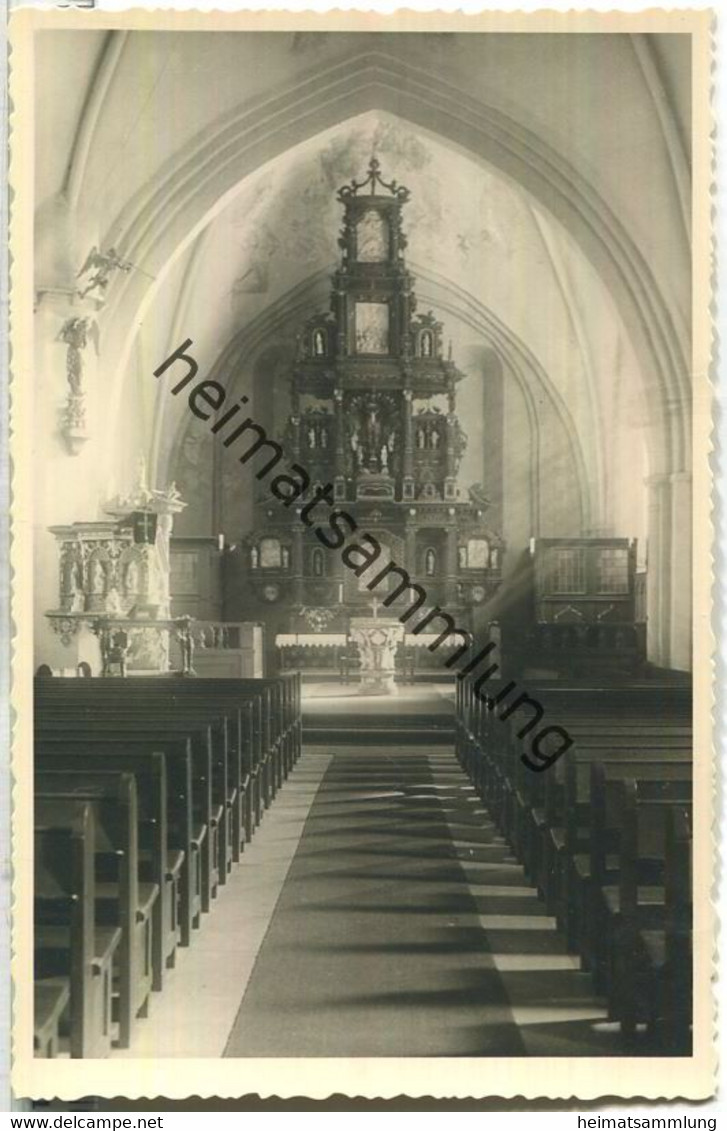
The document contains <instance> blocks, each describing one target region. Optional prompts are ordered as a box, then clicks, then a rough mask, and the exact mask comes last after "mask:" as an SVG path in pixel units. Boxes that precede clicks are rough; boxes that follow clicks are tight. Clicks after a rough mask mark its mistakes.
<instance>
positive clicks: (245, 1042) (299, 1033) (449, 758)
mask: <svg viewBox="0 0 727 1131" xmlns="http://www.w3.org/2000/svg"><path fill="white" fill-rule="evenodd" d="M308 754H309V756H313V755H315V748H314V749H310V748H309V749H308ZM326 754H328V755H331V754H332V755H333V756H332V758H331V761H330V764H329V766H328V769H327V771H326V773H325V775H324V777H323V779H322V782H321V785H320V787H319V789H318V792H317V794H316V797H315V800H314V802H313V805H312V808H311V810H310V814H309V816H308V820H307V821H306V824H305V827H304V829H303V835H302V837H301V839H300V843H299V845H298V849H297V852H296V854H295V856H294V858H293V862H292V864H291V867H290V870H289V871H288V874H287V878H286V880H285V883H284V885H283V889H282V892H281V894H280V898H279V900H278V903H277V906H276V909H275V912H274V914H273V917H272V920H271V923H270V926H269V928H268V931H267V934H266V936H265V939H264V942H263V944H262V947H261V949H260V951H259V953H258V957H257V961H256V963H255V966H254V969H253V972H252V975H251V977H250V980H249V982H248V985H247V989H246V992H245V995H244V998H243V1001H242V1003H241V1006H240V1010H239V1013H238V1015H237V1018H236V1020H235V1024H234V1026H233V1029H232V1032H231V1034H230V1038H229V1041H228V1043H227V1048H226V1050H225V1056H228V1057H243V1056H245V1057H246V1056H258V1057H263V1056H277V1057H299V1056H320V1057H324V1056H325V1057H335V1056H338V1057H345V1056H488V1055H489V1056H523V1055H527V1052H528V1050H527V1049H526V1047H525V1045H524V1043H523V1040H522V1037H521V1033H520V1030H519V1028H518V1025H517V1024H516V1021H515V1018H514V1016H513V1012H512V1009H511V1007H510V1004H509V1000H508V995H507V993H506V990H505V986H504V984H503V980H502V977H501V974H500V973H499V972H498V969H497V967H496V964H495V960H494V957H493V955H492V952H491V948H490V943H489V939H488V932H491V931H492V929H493V928H494V929H495V933H497V928H498V926H499V927H501V928H503V929H506V928H507V927H509V926H513V925H517V923H516V922H515V921H516V920H517V921H519V920H520V919H521V918H522V917H523V916H527V915H528V914H531V915H532V913H533V912H535V913H536V915H537V912H538V910H539V904H538V902H537V900H536V899H535V898H534V894H533V893H532V891H531V890H530V889H528V888H526V887H523V886H522V884H523V881H522V878H521V870H520V868H519V867H518V865H517V864H516V863H514V861H512V858H511V857H510V856H509V854H508V850H507V848H506V846H504V844H503V843H502V841H501V840H500V839H499V838H498V837H497V836H496V835H495V832H494V829H493V826H492V824H491V823H490V822H489V821H488V820H487V818H486V816H485V815H484V813H483V811H482V808H481V804H480V802H479V799H478V798H477V797H476V796H475V794H474V793H473V791H472V789H471V787H470V786H469V785H468V783H467V781H466V779H465V777H464V776H463V774H462V771H461V770H460V768H459V766H458V765H457V762H456V761H455V758H454V756H453V754H452V753H451V751H450V750H449V749H448V748H446V747H444V748H443V747H442V745H437V746H431V747H429V748H427V747H424V748H422V747H421V746H420V745H418V746H414V747H412V746H411V745H410V746H406V745H402V746H400V747H398V748H397V747H394V748H393V749H392V748H391V747H389V748H388V749H386V750H384V749H380V748H378V747H374V748H371V747H362V746H360V745H358V746H355V747H354V746H351V747H335V748H333V749H331V748H330V747H329V748H327V749H326ZM518 883H519V885H520V886H518ZM513 885H515V886H513ZM529 925H530V926H536V925H537V924H536V922H535V921H533V922H532V923H530V924H529ZM527 934H529V935H530V937H531V938H532V934H531V932H529V931H528V932H527Z"/></svg>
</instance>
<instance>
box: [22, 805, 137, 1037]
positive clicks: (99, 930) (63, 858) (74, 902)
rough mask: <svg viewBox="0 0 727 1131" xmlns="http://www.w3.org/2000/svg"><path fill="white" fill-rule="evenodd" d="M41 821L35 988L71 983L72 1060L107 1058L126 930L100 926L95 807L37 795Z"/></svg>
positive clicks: (36, 866) (36, 878) (38, 825)
mask: <svg viewBox="0 0 727 1131" xmlns="http://www.w3.org/2000/svg"><path fill="white" fill-rule="evenodd" d="M34 819H35V828H34V965H35V985H36V986H38V985H39V984H40V985H42V984H43V983H44V982H46V980H47V979H53V980H56V979H59V978H60V979H62V980H63V979H65V980H67V981H68V985H69V997H70V1002H69V1009H68V1025H69V1033H68V1036H69V1051H70V1055H71V1056H72V1057H105V1056H108V1054H109V1052H110V1050H111V1038H112V1033H111V995H112V968H113V963H114V956H115V952H116V950H117V948H118V946H119V943H120V941H121V930H120V928H118V927H116V928H109V927H103V926H101V925H97V924H96V921H95V901H94V892H95V877H94V863H95V816H94V809H93V805H91V804H90V803H88V802H85V801H77V800H67V799H59V798H54V797H51V798H47V799H44V798H36V800H35V814H34ZM40 992H41V994H42V992H43V991H42V990H41V991H40Z"/></svg>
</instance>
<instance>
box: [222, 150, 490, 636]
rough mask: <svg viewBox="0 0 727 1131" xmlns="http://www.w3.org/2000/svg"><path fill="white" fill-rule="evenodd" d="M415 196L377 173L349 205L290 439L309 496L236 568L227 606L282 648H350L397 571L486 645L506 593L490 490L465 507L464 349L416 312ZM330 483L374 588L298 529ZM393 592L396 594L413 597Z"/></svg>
mask: <svg viewBox="0 0 727 1131" xmlns="http://www.w3.org/2000/svg"><path fill="white" fill-rule="evenodd" d="M409 197H410V193H409V190H408V189H407V188H405V187H404V186H402V185H398V184H397V183H396V182H395V181H391V182H389V183H387V182H386V181H384V179H383V178H382V175H381V172H380V169H379V163H378V161H377V160H376V159H375V158H372V160H371V162H370V165H369V169H368V174H367V176H366V177H365V178H364V179H363V180H362V181H360V182H357V181H355V180H354V181H352V182H351V183H350V184H347V185H344V186H343V187H342V188H340V189H339V191H338V200H339V202H340V203H341V205H342V206H343V227H342V230H341V234H340V238H339V241H338V242H339V246H340V248H341V261H340V265H339V267H338V270H337V271H336V272H335V274H334V275H333V278H332V284H333V285H332V292H331V307H330V310H329V311H327V312H325V313H322V314H320V315H316V316H315V317H313V318H311V319H309V320H308V321H307V322H306V323H305V324H304V326H303V327H302V329H301V332H300V335H299V339H298V350H297V357H296V360H295V363H294V368H293V372H292V376H291V387H290V409H291V411H290V414H289V417H288V420H287V426H286V437H285V439H286V451H287V454H288V457H289V459H290V461H295V462H296V463H298V464H300V465H302V466H303V467H305V469H306V471H307V472H308V474H309V476H310V480H311V488H310V492H309V494H308V495H306V496H304V497H301V498H300V499H299V500H298V501H297V503H296V506H295V507H290V508H289V509H286V508H285V507H282V506H281V505H280V503H279V501H277V500H275V499H273V498H262V499H260V500H259V501H258V502H257V504H256V507H257V510H256V520H255V524H254V528H253V530H252V532H251V533H250V535H249V536H248V537H247V540H246V542H245V543H244V546H243V550H242V554H241V557H242V560H240V555H238V557H237V559H236V560H235V562H234V569H235V573H236V576H235V579H234V584H233V585H231V586H230V588H231V589H234V590H236V592H237V596H236V597H235V599H234V601H233V602H232V603H228V605H227V609H228V612H227V615H228V616H232V617H233V618H238V617H239V618H240V619H262V618H263V617H265V620H266V624H267V626H268V630H269V639H271V640H272V639H274V638H275V634H289V633H294V634H296V638H297V639H298V640H300V637H301V634H306V633H307V634H310V636H311V639H313V638H314V637H315V636H316V634H318V633H341V632H343V633H346V634H348V633H349V630H350V628H351V618H352V617H353V618H356V617H360V616H361V615H363V616H365V615H366V614H367V611H368V608H369V607H370V603H371V591H370V590H368V589H367V588H366V586H367V583H368V582H370V581H371V579H372V578H373V577H374V576H375V574H376V573H378V572H379V571H380V570H381V569H382V568H383V566H384V565H385V564H386V561H388V560H393V561H394V562H396V564H397V565H399V566H401V567H403V568H405V569H406V570H407V571H408V573H409V576H410V577H411V579H412V581H416V582H418V583H419V584H420V585H421V586H422V587H423V588H424V589H425V590H426V593H427V598H428V605H429V607H432V606H434V605H439V606H440V607H441V608H442V609H446V610H447V611H448V612H449V613H450V614H451V615H452V616H453V617H455V618H456V621H457V623H458V624H459V625H461V627H462V628H464V629H468V630H470V631H474V632H477V631H480V629H481V627H482V625H483V623H486V622H487V614H486V605H487V602H488V600H489V598H490V597H491V596H492V595H493V593H494V591H495V589H496V588H497V586H498V585H499V582H500V578H501V566H502V555H503V552H504V543H503V540H502V538H501V536H500V534H499V533H498V532H497V531H495V530H492V529H490V528H489V526H488V525H487V522H486V519H485V514H486V511H487V509H488V505H489V504H488V499H487V497H486V494H485V490H484V489H483V488H482V486H481V485H480V484H476V485H473V486H471V487H470V488H469V490H468V491H465V492H464V493H463V492H462V490H461V488H460V485H459V482H458V474H459V469H460V464H461V460H462V456H463V454H464V451H465V448H466V445H467V438H466V435H465V433H464V430H463V428H462V425H461V423H460V420H459V417H458V415H457V386H458V384H459V382H460V381H461V380H462V379H463V376H464V375H463V374H462V373H461V372H460V370H458V368H457V366H456V364H455V362H454V360H453V358H452V350H451V345H450V346H449V349H448V350H447V351H446V352H447V356H445V350H444V345H443V337H442V335H443V327H442V324H441V323H440V322H439V321H438V320H437V318H436V317H435V316H434V314H433V313H432V312H431V311H429V312H425V313H418V312H417V302H416V296H415V293H414V287H413V283H414V280H413V277H412V275H411V274H410V272H409V270H408V268H407V265H406V260H405V254H404V253H405V249H406V247H407V238H406V235H405V234H404V231H403V226H402V219H403V211H404V207H405V205H406V203H407V201H408V200H409ZM325 484H330V485H331V494H332V497H333V499H334V500H335V505H336V506H337V507H339V508H340V509H342V510H345V511H347V512H348V513H349V514H351V515H353V516H355V519H356V523H357V524H358V529H359V531H366V532H367V533H368V534H371V535H373V536H374V537H375V538H376V539H377V541H378V542H379V543H380V545H381V547H382V557H381V559H380V561H379V563H378V564H377V566H376V567H375V568H372V569H371V571H370V572H368V573H367V574H364V575H363V576H362V577H357V576H356V574H355V573H354V572H353V571H352V570H351V569H348V568H347V567H346V565H345V563H344V562H343V561H342V560H341V555H340V553H337V552H333V551H331V550H329V549H327V548H325V547H324V546H322V545H321V543H320V541H319V540H318V539H317V538H316V537H315V535H314V533H313V531H312V530H310V531H309V530H307V529H306V526H305V524H304V523H303V522H301V521H300V517H299V516H300V512H301V510H302V509H303V506H304V504H305V502H306V501H307V499H309V498H311V497H313V495H314V492H315V489H316V487H323V486H324V485H325ZM317 513H318V514H321V515H324V514H325V512H324V511H323V508H321V510H320V511H319V512H317ZM323 521H324V522H325V519H324V520H323ZM231 564H233V563H231ZM240 572H241V573H242V575H243V576H242V577H240ZM388 581H389V591H391V590H392V589H394V588H396V587H397V585H398V584H399V582H398V580H397V578H396V577H395V576H393V577H391V578H389V579H388ZM386 595H387V586H386V584H385V583H382V584H381V586H377V596H378V597H379V599H380V600H385V598H386ZM394 612H398V610H394V609H391V610H390V611H389V616H391V615H392V614H393V613H394ZM266 613H267V615H266ZM478 613H479V616H478ZM413 623H414V622H413V621H412V622H411V623H410V624H408V625H407V631H411V627H412V624H413Z"/></svg>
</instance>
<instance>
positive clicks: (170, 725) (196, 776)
mask: <svg viewBox="0 0 727 1131" xmlns="http://www.w3.org/2000/svg"><path fill="white" fill-rule="evenodd" d="M78 682H79V683H80V682H82V681H80V680H79V681H78ZM83 682H86V683H91V682H92V681H91V680H88V681H83ZM36 716H37V717H36V728H35V741H36V743H45V742H52V741H55V740H58V739H62V740H63V741H64V742H74V741H77V742H87V741H88V742H93V743H96V744H97V745H105V744H107V743H109V742H113V741H115V740H123V741H124V742H128V743H131V744H132V745H138V744H143V745H146V746H149V747H150V748H153V750H156V751H160V752H162V753H164V755H165V757H166V758H167V760H168V761H169V760H170V759H177V760H178V759H179V758H180V757H183V755H182V754H181V753H180V752H181V751H185V752H186V751H189V752H190V754H191V760H192V763H191V765H192V770H191V772H192V806H193V818H194V835H193V837H192V838H190V839H191V843H190V852H191V854H192V855H191V857H190V860H191V861H195V860H196V858H197V853H199V857H200V867H201V872H202V891H201V901H202V910H203V911H208V910H209V907H210V901H211V900H212V899H213V898H214V896H215V895H216V893H217V887H218V884H219V882H220V861H221V860H222V861H223V862H225V866H226V859H227V853H226V846H224V845H223V846H220V845H219V841H220V839H221V837H220V832H221V831H223V832H226V830H227V825H224V826H223V828H222V830H221V825H222V823H223V815H224V813H225V803H224V789H225V786H224V778H223V772H222V768H221V766H220V761H219V759H218V760H217V761H213V743H212V730H211V728H210V726H205V725H204V724H199V725H197V724H193V723H187V722H185V721H179V720H177V719H176V718H166V717H164V718H160V716H159V714H158V713H153V714H152V715H150V716H147V715H139V714H137V713H136V712H134V711H132V710H130V708H129V707H128V706H127V707H126V708H124V709H122V708H121V707H119V708H114V709H112V708H110V707H109V706H108V705H104V706H103V710H100V709H99V707H98V705H95V706H93V705H92V706H91V707H84V706H83V705H81V704H79V705H78V706H77V707H76V708H73V706H72V705H71V706H70V707H66V706H65V705H64V704H60V705H59V704H53V705H52V706H51V705H50V704H45V705H44V706H43V707H42V708H41V709H37V710H36ZM171 764H172V763H171V762H170V765H171ZM223 765H224V763H223ZM182 772H183V771H182V770H180V771H179V773H180V775H181V773H182ZM190 867H191V863H190Z"/></svg>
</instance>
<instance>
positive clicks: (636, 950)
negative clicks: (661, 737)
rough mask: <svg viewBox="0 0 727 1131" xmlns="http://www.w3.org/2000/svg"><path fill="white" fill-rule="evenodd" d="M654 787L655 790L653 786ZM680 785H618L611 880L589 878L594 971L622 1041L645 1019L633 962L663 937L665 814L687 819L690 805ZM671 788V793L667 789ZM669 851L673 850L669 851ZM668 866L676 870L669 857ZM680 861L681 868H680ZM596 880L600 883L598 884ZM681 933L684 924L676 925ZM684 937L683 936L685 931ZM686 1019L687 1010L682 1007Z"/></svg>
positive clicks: (636, 963)
mask: <svg viewBox="0 0 727 1131" xmlns="http://www.w3.org/2000/svg"><path fill="white" fill-rule="evenodd" d="M655 784H656V785H658V787H659V788H658V789H655V788H654V785H655ZM680 784H681V783H675V785H676V788H674V786H673V785H672V783H665V782H661V783H649V782H645V781H639V780H636V779H633V778H632V779H629V780H626V781H622V782H619V783H618V787H617V788H618V790H619V792H620V805H619V809H620V814H619V815H620V844H619V849H618V873H617V876H615V877H614V876H612V875H606V876H605V877H603V876H602V875H601V876H594V877H593V883H592V890H593V892H594V896H595V899H594V913H595V916H596V919H597V924H598V929H599V935H598V949H597V953H596V958H597V963H598V966H597V972H599V973H600V974H601V976H602V978H603V984H604V988H605V991H606V993H607V994H608V998H609V1004H610V1007H611V1015H612V1016H613V1017H614V1019H616V1020H618V1021H620V1022H621V1027H622V1029H623V1031H624V1033H625V1034H626V1035H627V1036H631V1035H633V1033H634V1030H635V1027H636V1025H637V1023H638V1022H639V1021H645V1022H648V1021H649V1020H650V1013H651V1003H650V1002H649V1000H648V999H647V998H644V997H643V996H642V995H641V994H640V993H639V989H640V986H639V979H638V969H639V957H640V953H641V952H642V948H643V946H644V943H645V942H646V941H647V940H648V938H649V936H650V935H652V933H654V932H659V933H664V934H665V933H666V928H667V889H668V888H669V878H668V876H667V860H668V835H667V829H668V827H669V822H670V820H672V819H673V818H672V816H671V814H672V813H673V812H674V811H675V810H678V811H680V812H681V813H682V814H683V815H684V818H685V819H686V820H689V819H690V817H691V800H690V799H689V798H688V797H686V796H681V795H680V794H682V793H684V792H685V791H683V790H680V789H679V788H678V787H679V785H680ZM668 786H671V788H667V787H668ZM672 847H673V851H678V849H676V846H672ZM671 863H672V866H673V867H678V866H679V865H678V863H677V861H676V859H674V858H672V861H671ZM683 863H684V862H683V861H682V865H683ZM599 881H601V882H599ZM682 928H683V929H684V930H686V928H687V924H686V923H684V922H682ZM686 933H687V934H688V933H689V932H688V931H687V932H686ZM683 1006H684V1008H685V1010H686V1011H687V1013H688V1015H690V1014H691V1008H690V1007H689V1005H688V1003H686V1002H685V1003H683Z"/></svg>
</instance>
